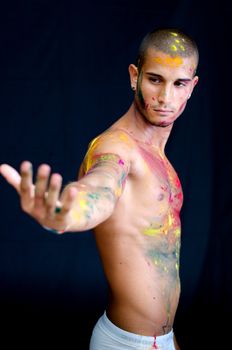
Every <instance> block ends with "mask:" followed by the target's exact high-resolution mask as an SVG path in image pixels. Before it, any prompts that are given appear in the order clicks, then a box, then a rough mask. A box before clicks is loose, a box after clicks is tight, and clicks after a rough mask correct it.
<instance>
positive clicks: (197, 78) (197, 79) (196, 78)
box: [188, 75, 199, 99]
mask: <svg viewBox="0 0 232 350" xmlns="http://www.w3.org/2000/svg"><path fill="white" fill-rule="evenodd" d="M198 81H199V77H198V76H197V75H196V76H195V77H194V78H193V80H192V86H191V90H190V91H189V96H188V99H189V98H190V97H191V94H192V92H193V89H194V88H195V86H196V85H197V83H198Z"/></svg>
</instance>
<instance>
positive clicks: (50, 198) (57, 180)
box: [46, 174, 62, 217]
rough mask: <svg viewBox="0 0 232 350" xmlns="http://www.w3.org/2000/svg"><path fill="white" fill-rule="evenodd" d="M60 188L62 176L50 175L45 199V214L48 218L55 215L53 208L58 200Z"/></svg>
mask: <svg viewBox="0 0 232 350" xmlns="http://www.w3.org/2000/svg"><path fill="white" fill-rule="evenodd" d="M61 186H62V176H61V175H60V174H52V176H51V180H50V185H49V189H48V193H47V198H46V207H47V213H48V216H50V217H51V216H53V215H54V214H55V208H56V205H57V202H58V200H59V196H60V190H61Z"/></svg>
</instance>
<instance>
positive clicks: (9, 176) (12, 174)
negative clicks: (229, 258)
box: [0, 164, 21, 193]
mask: <svg viewBox="0 0 232 350" xmlns="http://www.w3.org/2000/svg"><path fill="white" fill-rule="evenodd" d="M0 174H1V175H2V176H3V177H4V178H5V179H6V181H7V182H8V183H9V184H10V185H12V186H13V187H14V188H15V189H16V191H17V192H18V193H20V182H21V176H20V175H19V173H18V172H17V171H16V170H15V169H14V168H12V167H11V166H10V165H8V164H2V165H1V166H0Z"/></svg>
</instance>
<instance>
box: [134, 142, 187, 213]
mask: <svg viewBox="0 0 232 350" xmlns="http://www.w3.org/2000/svg"><path fill="white" fill-rule="evenodd" d="M134 170H135V174H136V178H137V181H138V183H139V184H140V185H139V187H143V189H144V190H143V191H141V197H143V196H144V198H143V201H144V202H145V203H147V204H148V205H149V206H151V207H154V208H156V211H157V215H162V213H163V214H165V212H167V209H171V210H173V211H176V212H180V209H181V207H182V204H183V192H182V187H181V183H180V180H179V178H178V175H177V173H176V171H175V170H174V168H173V167H172V165H171V164H170V162H169V161H168V159H167V158H166V157H165V156H161V155H160V154H158V153H157V152H152V151H151V150H148V149H146V148H142V147H140V148H139V156H138V160H137V162H136V165H135V169H134ZM145 203H144V204H145Z"/></svg>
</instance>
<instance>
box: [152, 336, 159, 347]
mask: <svg viewBox="0 0 232 350" xmlns="http://www.w3.org/2000/svg"><path fill="white" fill-rule="evenodd" d="M152 346H153V348H154V349H158V345H157V344H156V336H154V344H153V345H152Z"/></svg>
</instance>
